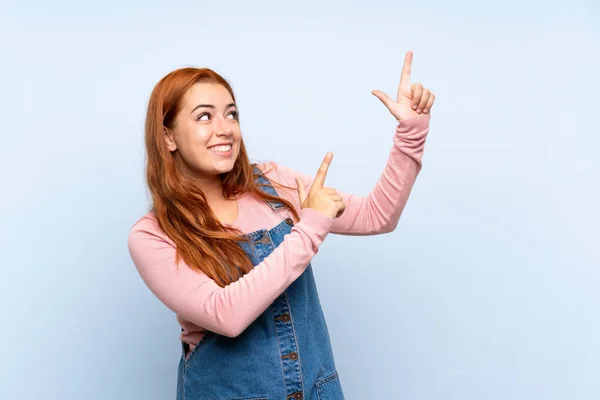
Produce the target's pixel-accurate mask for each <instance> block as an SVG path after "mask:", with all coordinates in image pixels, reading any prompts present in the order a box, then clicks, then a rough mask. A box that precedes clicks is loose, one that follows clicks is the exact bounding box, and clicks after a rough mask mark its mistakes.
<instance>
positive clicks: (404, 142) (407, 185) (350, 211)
mask: <svg viewBox="0 0 600 400" xmlns="http://www.w3.org/2000/svg"><path fill="white" fill-rule="evenodd" d="M429 120H430V116H429V114H427V115H423V116H419V117H415V118H411V119H408V120H405V121H401V122H400V123H399V124H398V126H397V127H396V134H395V135H394V139H393V141H394V144H393V146H392V149H391V151H390V154H389V157H388V161H387V164H386V166H385V168H384V169H383V172H382V174H381V177H380V178H379V181H378V182H377V184H376V185H375V188H374V189H373V190H372V191H371V193H369V194H368V195H367V196H366V197H360V196H356V195H353V194H348V193H344V192H343V191H341V190H340V195H342V197H343V198H344V201H345V203H346V210H345V211H344V214H343V215H342V216H341V217H339V218H336V219H335V220H334V221H333V226H332V228H331V232H332V233H337V234H344V235H376V234H382V233H388V232H391V231H393V230H394V229H396V226H397V225H398V221H399V220H400V215H401V214H402V210H403V209H404V206H405V205H406V202H407V201H408V197H409V195H410V192H411V190H412V187H413V185H414V183H415V180H416V178H417V175H418V174H419V172H420V170H421V165H422V164H421V160H422V157H423V150H424V147H425V140H426V137H427V134H428V133H429ZM296 176H300V177H301V178H302V180H303V182H304V184H305V185H306V190H307V191H308V190H309V189H310V187H311V185H312V182H313V180H314V177H313V176H307V175H304V174H302V173H299V172H297V171H294V170H292V169H290V168H287V167H284V166H279V165H278V166H277V173H276V175H275V176H274V179H275V180H277V179H280V180H281V181H280V182H281V183H283V184H285V185H287V186H291V187H293V188H296V187H297V185H296V181H295V178H296ZM326 185H327V183H326ZM333 187H335V186H333ZM336 189H337V188H336ZM293 195H294V196H295V197H294V198H291V199H289V200H290V201H292V203H293V204H294V206H295V207H296V208H297V209H299V208H300V204H299V203H300V202H299V200H298V194H297V192H296V191H294V192H293Z"/></svg>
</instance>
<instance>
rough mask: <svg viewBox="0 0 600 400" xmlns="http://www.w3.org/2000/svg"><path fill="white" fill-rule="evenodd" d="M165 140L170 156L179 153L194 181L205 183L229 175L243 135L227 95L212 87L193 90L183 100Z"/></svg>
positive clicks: (204, 84) (234, 106) (218, 87)
mask: <svg viewBox="0 0 600 400" xmlns="http://www.w3.org/2000/svg"><path fill="white" fill-rule="evenodd" d="M165 140H166V142H167V146H168V148H169V150H170V151H171V152H174V151H178V152H179V154H180V156H181V158H182V159H183V162H184V164H185V166H186V168H187V170H188V171H187V172H189V173H190V174H192V176H194V177H197V178H201V179H202V178H204V179H206V178H212V177H215V176H218V175H219V174H223V173H226V172H229V171H231V170H232V169H233V165H234V163H235V160H236V159H237V156H238V154H239V152H240V145H241V141H242V135H241V132H240V125H239V120H238V111H237V107H236V105H235V104H234V102H233V99H232V97H231V95H230V94H229V91H227V89H226V88H225V87H224V86H221V85H218V84H214V83H196V84H195V85H194V86H192V87H191V88H190V89H189V90H188V92H187V93H186V94H185V96H184V98H183V107H182V109H181V111H180V112H179V114H178V115H177V117H176V118H175V128H174V129H167V130H166V132H165Z"/></svg>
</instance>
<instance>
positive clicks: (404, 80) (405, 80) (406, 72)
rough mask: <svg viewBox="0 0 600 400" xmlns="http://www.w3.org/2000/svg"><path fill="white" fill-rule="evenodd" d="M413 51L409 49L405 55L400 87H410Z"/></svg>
mask: <svg viewBox="0 0 600 400" xmlns="http://www.w3.org/2000/svg"><path fill="white" fill-rule="evenodd" d="M412 59H413V52H412V51H407V52H406V55H405V56H404V65H403V66H402V75H401V76H400V87H399V88H398V89H401V88H402V89H410V69H411V66H412Z"/></svg>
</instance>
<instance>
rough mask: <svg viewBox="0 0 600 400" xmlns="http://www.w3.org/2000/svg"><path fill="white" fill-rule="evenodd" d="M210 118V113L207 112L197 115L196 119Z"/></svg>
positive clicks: (204, 119) (206, 119)
mask: <svg viewBox="0 0 600 400" xmlns="http://www.w3.org/2000/svg"><path fill="white" fill-rule="evenodd" d="M209 119H210V115H209V114H207V113H204V114H200V115H198V118H197V120H198V121H208V120H209Z"/></svg>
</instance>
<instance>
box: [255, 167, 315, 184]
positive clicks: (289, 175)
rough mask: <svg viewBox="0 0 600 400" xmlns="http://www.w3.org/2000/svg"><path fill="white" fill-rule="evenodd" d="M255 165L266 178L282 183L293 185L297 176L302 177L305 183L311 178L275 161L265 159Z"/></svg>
mask: <svg viewBox="0 0 600 400" xmlns="http://www.w3.org/2000/svg"><path fill="white" fill-rule="evenodd" d="M255 165H256V167H257V168H258V169H259V170H260V171H261V172H262V173H263V174H264V175H265V176H266V177H267V178H268V179H270V180H274V181H276V182H279V183H283V184H284V185H294V186H295V180H296V178H297V177H300V178H302V179H303V180H304V182H305V183H306V182H307V180H310V179H311V177H309V176H307V175H305V174H302V173H300V172H298V171H296V170H294V169H292V168H290V167H288V166H286V165H283V164H280V163H277V162H275V161H266V162H261V163H256V164H255Z"/></svg>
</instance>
